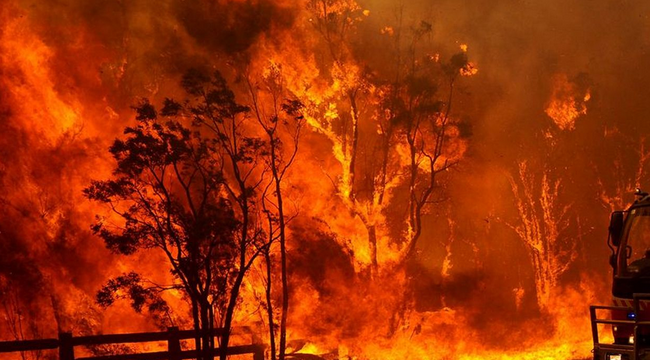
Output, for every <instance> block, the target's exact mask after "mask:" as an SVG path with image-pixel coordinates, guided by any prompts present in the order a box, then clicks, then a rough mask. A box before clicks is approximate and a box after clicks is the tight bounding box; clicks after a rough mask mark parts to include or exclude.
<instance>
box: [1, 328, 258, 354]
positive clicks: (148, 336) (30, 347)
mask: <svg viewBox="0 0 650 360" xmlns="http://www.w3.org/2000/svg"><path fill="white" fill-rule="evenodd" d="M196 334H197V333H196V331H194V330H179V329H178V328H177V327H170V328H168V329H167V331H165V332H156V333H135V334H113V335H93V336H76V337H75V336H72V334H71V333H60V334H59V338H58V339H40V340H22V341H0V354H1V353H9V352H22V351H39V350H51V349H57V348H58V349H59V360H183V359H196V358H197V356H198V354H197V351H196V350H182V349H181V340H187V339H194V338H196ZM222 334H223V329H214V332H213V334H212V335H213V336H221V335H222ZM153 341H166V342H167V351H159V352H149V353H139V354H120V355H106V356H92V357H75V354H74V348H75V346H88V345H107V344H129V343H144V342H153ZM251 342H252V344H250V345H238V346H229V347H228V351H227V353H228V355H243V354H252V355H253V359H254V360H264V350H265V346H264V345H263V344H261V343H259V342H258V341H256V338H255V337H253V339H252V341H251ZM218 353H219V350H218V349H216V350H215V354H218ZM1 357H2V356H0V358H1Z"/></svg>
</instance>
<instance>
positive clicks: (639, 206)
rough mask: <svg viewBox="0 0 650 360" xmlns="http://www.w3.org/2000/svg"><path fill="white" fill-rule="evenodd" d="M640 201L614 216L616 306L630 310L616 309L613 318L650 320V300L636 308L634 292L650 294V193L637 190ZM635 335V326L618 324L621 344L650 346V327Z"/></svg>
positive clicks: (617, 337) (616, 336) (615, 328)
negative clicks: (636, 342)
mask: <svg viewBox="0 0 650 360" xmlns="http://www.w3.org/2000/svg"><path fill="white" fill-rule="evenodd" d="M635 195H636V196H637V200H636V201H635V202H634V203H633V204H632V205H631V206H630V207H629V208H628V209H627V210H625V211H615V212H613V213H612V215H611V218H610V226H609V233H610V234H609V235H610V236H609V240H608V246H609V247H610V249H611V250H612V255H611V258H610V264H611V266H612V268H613V270H614V271H613V280H612V300H613V305H614V306H617V307H625V308H628V310H612V319H613V320H637V321H650V301H647V300H641V301H640V303H639V310H636V311H634V310H633V309H634V294H647V293H650V196H649V195H648V193H645V192H642V191H641V190H639V189H637V191H636V193H635ZM642 330H643V331H641V332H640V333H639V334H638V337H639V338H638V339H635V338H634V326H632V325H614V326H612V331H613V335H614V341H615V343H617V344H632V343H634V342H635V341H638V342H640V343H643V344H647V345H650V329H647V328H644V329H642Z"/></svg>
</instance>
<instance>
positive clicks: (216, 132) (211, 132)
mask: <svg viewBox="0 0 650 360" xmlns="http://www.w3.org/2000/svg"><path fill="white" fill-rule="evenodd" d="M182 86H183V87H184V89H185V90H186V91H187V93H188V95H189V99H188V100H186V101H185V102H184V103H182V104H181V103H178V102H175V101H174V100H171V99H166V100H165V102H164V106H163V108H162V109H161V111H160V113H159V112H158V111H157V110H156V108H155V107H154V106H153V105H151V104H150V103H149V102H148V101H147V100H144V101H142V102H141V103H140V104H139V105H138V106H137V107H136V108H135V110H136V111H137V114H138V115H137V117H136V120H137V121H138V123H137V125H136V126H134V127H128V128H126V130H125V134H126V139H118V140H116V141H115V143H114V144H113V145H112V146H111V148H110V152H111V154H112V155H113V157H114V158H115V160H116V161H117V167H116V168H115V170H114V176H113V178H112V179H110V180H103V181H93V182H92V185H91V186H90V187H88V188H87V189H85V191H84V192H85V194H86V196H87V197H88V198H90V199H92V200H97V201H101V202H104V203H107V204H109V206H110V208H111V210H112V211H113V212H114V213H115V214H116V215H118V218H121V221H120V222H116V221H113V220H112V219H113V218H111V217H107V218H99V219H98V222H97V223H96V224H95V225H93V230H94V232H95V233H97V234H98V235H99V236H101V237H102V238H103V239H104V241H105V243H106V245H107V246H108V247H109V248H110V249H111V250H113V251H114V252H116V253H119V254H124V255H130V254H133V253H134V252H135V251H137V250H140V249H150V248H155V249H159V250H161V251H162V252H163V253H164V254H165V256H166V257H167V259H168V261H169V264H170V266H171V269H172V273H173V275H174V276H175V277H176V278H177V279H178V280H179V283H178V285H177V286H174V287H177V288H180V289H182V290H184V291H185V293H186V294H187V295H188V298H189V299H190V302H191V309H192V317H193V320H194V328H195V329H196V330H197V331H200V333H201V334H202V335H201V337H200V338H197V339H196V344H197V345H196V346H197V350H199V351H201V352H202V354H203V355H202V357H203V358H205V359H207V358H212V356H213V355H212V349H214V340H213V337H212V336H211V332H212V329H213V328H214V326H215V322H216V321H217V320H218V321H219V322H220V323H221V324H222V326H223V327H224V328H225V330H226V331H225V334H224V336H223V337H222V342H221V346H222V349H224V351H222V352H221V356H222V358H225V349H226V348H227V346H228V340H229V335H230V328H231V324H232V316H233V313H234V310H235V305H236V303H237V298H238V295H239V290H240V288H241V284H242V282H243V278H244V274H245V272H246V270H247V269H248V268H250V266H251V264H252V263H253V261H254V259H255V257H256V256H257V255H258V254H259V249H254V250H253V251H252V252H251V253H250V254H249V249H250V246H251V244H253V243H254V242H255V241H256V240H257V239H258V238H259V237H260V236H259V235H260V234H261V231H260V230H259V228H257V227H256V226H255V222H254V221H253V220H252V219H251V214H252V213H253V206H254V205H253V200H252V197H253V195H254V193H255V188H256V184H250V183H249V179H250V178H251V175H252V174H253V169H254V168H255V164H256V163H257V160H256V159H257V155H256V154H257V152H259V151H260V149H262V148H263V143H262V142H261V141H260V140H259V139H256V138H252V137H245V136H244V135H243V134H242V132H241V131H240V129H239V127H238V126H239V125H241V121H240V120H241V119H240V116H242V115H243V114H244V113H246V112H247V111H248V108H246V107H245V106H242V105H239V104H237V103H236V102H235V100H234V94H233V93H232V91H231V90H230V89H229V88H228V86H227V84H226V81H225V80H224V79H223V77H222V76H221V75H220V74H219V73H215V75H214V76H213V77H210V76H207V75H205V74H204V73H202V72H200V71H195V70H193V71H190V72H188V73H187V74H186V75H185V76H184V77H183V81H182ZM188 118H189V119H192V120H193V121H192V126H193V127H194V129H190V128H189V127H187V126H186V125H185V124H184V122H185V121H186V119H188ZM201 131H203V133H204V134H205V135H202V134H201ZM135 280H137V279H134V277H133V276H129V275H127V276H125V277H122V278H118V279H114V280H113V281H112V282H109V284H107V286H106V287H105V288H104V289H103V290H102V291H101V292H100V294H99V296H98V297H99V300H100V302H102V301H103V302H104V303H110V302H111V300H112V296H113V294H115V293H116V292H117V291H118V290H119V289H128V290H129V291H130V293H129V295H130V297H131V299H132V300H133V305H134V307H136V310H137V309H138V308H137V307H138V306H142V304H143V303H148V306H152V305H153V306H158V307H162V306H163V305H162V304H161V303H160V301H158V298H157V297H156V296H155V294H152V292H151V290H152V289H151V288H148V289H145V288H144V287H142V286H140V285H137V284H136V283H137V282H138V281H135ZM159 290H164V288H159ZM107 300H108V301H107ZM215 312H216V313H215ZM215 316H218V319H215Z"/></svg>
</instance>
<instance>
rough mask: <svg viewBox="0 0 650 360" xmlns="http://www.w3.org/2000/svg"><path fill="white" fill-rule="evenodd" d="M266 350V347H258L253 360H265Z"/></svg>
mask: <svg viewBox="0 0 650 360" xmlns="http://www.w3.org/2000/svg"><path fill="white" fill-rule="evenodd" d="M264 350H265V348H264V345H257V348H256V349H255V352H254V353H253V360H264Z"/></svg>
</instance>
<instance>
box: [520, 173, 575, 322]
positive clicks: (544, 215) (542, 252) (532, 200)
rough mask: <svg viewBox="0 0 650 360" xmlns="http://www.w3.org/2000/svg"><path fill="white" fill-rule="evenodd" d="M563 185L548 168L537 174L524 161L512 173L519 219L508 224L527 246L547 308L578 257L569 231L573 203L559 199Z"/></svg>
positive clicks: (541, 303) (539, 300)
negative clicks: (514, 223)
mask: <svg viewBox="0 0 650 360" xmlns="http://www.w3.org/2000/svg"><path fill="white" fill-rule="evenodd" d="M560 185H561V181H560V180H559V179H557V180H554V179H552V178H551V175H550V173H549V171H548V169H546V168H544V169H543V171H542V173H541V174H537V173H535V172H533V171H531V170H530V169H529V167H528V164H527V162H525V161H522V162H519V163H518V176H517V177H513V176H511V177H510V186H511V188H512V192H513V195H514V197H515V205H516V208H517V213H518V218H519V222H518V224H517V225H512V224H510V225H509V226H510V227H511V228H512V229H513V230H514V231H515V232H516V233H517V235H518V236H519V238H520V239H521V240H522V241H523V242H524V245H525V246H526V249H527V250H528V255H529V257H530V261H531V264H532V266H533V272H534V277H535V290H536V296H537V304H538V305H539V307H540V308H541V309H546V308H547V306H548V305H549V301H550V300H551V296H552V291H553V290H554V289H555V288H556V287H557V284H558V278H559V277H560V275H562V274H563V273H564V272H565V271H566V270H567V269H568V268H569V266H570V265H571V263H572V262H573V261H574V260H575V259H576V257H577V252H576V251H575V247H576V243H575V242H572V241H570V240H571V239H569V238H568V236H567V234H566V230H567V229H568V227H569V224H570V220H571V219H570V213H569V210H570V206H569V205H563V204H562V203H561V202H560V199H559V195H560Z"/></svg>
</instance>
